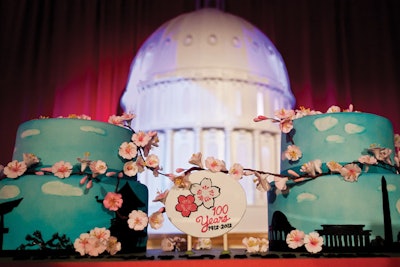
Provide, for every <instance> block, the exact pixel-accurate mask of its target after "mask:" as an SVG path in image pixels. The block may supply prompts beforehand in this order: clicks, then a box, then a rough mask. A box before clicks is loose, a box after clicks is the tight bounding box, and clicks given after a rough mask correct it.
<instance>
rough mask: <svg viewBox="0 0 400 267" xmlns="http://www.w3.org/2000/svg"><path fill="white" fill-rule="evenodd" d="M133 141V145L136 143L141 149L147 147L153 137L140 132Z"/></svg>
mask: <svg viewBox="0 0 400 267" xmlns="http://www.w3.org/2000/svg"><path fill="white" fill-rule="evenodd" d="M131 139H132V141H133V143H135V145H137V146H139V147H145V146H146V145H147V144H148V143H149V141H150V140H151V136H149V135H148V134H146V133H145V132H142V131H140V132H138V133H134V134H133V135H132V138H131Z"/></svg>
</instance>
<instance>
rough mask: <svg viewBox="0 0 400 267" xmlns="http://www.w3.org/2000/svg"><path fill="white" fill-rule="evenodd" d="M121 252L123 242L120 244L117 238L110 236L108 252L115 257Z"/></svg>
mask: <svg viewBox="0 0 400 267" xmlns="http://www.w3.org/2000/svg"><path fill="white" fill-rule="evenodd" d="M120 250H121V242H118V240H117V238H116V237H115V236H110V238H109V239H108V241H107V246H106V251H107V252H108V253H110V255H115V254H117V252H118V251H120Z"/></svg>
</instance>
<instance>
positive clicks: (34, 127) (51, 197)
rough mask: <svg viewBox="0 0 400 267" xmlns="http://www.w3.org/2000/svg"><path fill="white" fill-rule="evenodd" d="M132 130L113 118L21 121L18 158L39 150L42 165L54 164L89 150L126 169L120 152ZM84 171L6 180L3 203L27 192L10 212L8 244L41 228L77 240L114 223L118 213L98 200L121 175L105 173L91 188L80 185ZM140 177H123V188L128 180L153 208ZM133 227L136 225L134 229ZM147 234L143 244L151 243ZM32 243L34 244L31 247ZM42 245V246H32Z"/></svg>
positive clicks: (0, 194) (0, 193) (0, 187)
mask: <svg viewBox="0 0 400 267" xmlns="http://www.w3.org/2000/svg"><path fill="white" fill-rule="evenodd" d="M131 136H132V132H131V131H129V130H127V129H125V128H122V127H119V126H115V125H112V124H108V123H103V122H97V121H90V120H79V119H42V120H32V121H28V122H26V123H23V124H22V125H20V127H19V129H18V132H17V137H16V144H15V150H14V156H13V159H17V160H19V161H21V160H22V154H23V153H33V154H35V155H36V156H37V157H39V158H40V160H41V163H42V164H43V165H42V166H45V167H48V166H51V165H53V164H54V163H56V162H58V161H61V160H63V161H68V162H70V163H71V164H72V165H75V164H78V161H77V158H78V157H80V158H83V157H84V155H85V153H86V152H89V153H90V155H89V159H91V160H102V161H104V162H105V163H106V164H107V166H108V170H117V171H121V170H122V168H123V164H124V162H123V160H121V158H120V157H119V155H118V148H119V146H120V145H121V143H122V142H125V141H128V142H129V141H130V138H131ZM82 177H83V175H71V176H70V177H68V178H64V179H60V178H58V177H55V176H53V175H45V176H39V175H24V176H21V177H19V178H17V179H9V178H5V179H3V180H1V181H0V204H1V203H5V202H8V201H11V200H16V199H19V198H23V199H22V201H21V202H20V204H19V205H18V206H17V207H15V208H14V209H13V210H12V211H11V212H10V213H7V214H5V215H4V227H6V228H8V229H9V232H8V233H5V234H4V235H3V238H4V242H3V249H4V250H14V249H16V248H17V247H18V246H20V245H21V244H27V243H28V242H27V241H26V240H25V236H26V235H28V234H29V235H32V234H33V232H34V231H36V230H39V231H40V232H41V233H42V235H43V239H44V240H45V241H47V240H49V239H50V238H51V237H52V235H53V234H55V233H58V234H60V235H63V234H65V235H66V236H67V237H68V238H70V240H71V242H72V243H73V242H74V241H75V239H76V238H78V237H79V235H80V234H81V233H85V232H88V231H89V230H91V229H93V228H94V227H106V228H109V227H110V224H111V219H112V218H114V217H115V213H114V212H110V211H108V210H106V209H105V208H104V207H103V204H102V203H99V202H97V201H96V197H98V198H99V199H100V200H102V199H103V198H104V196H105V194H106V193H107V192H109V191H115V190H116V184H117V183H116V179H117V178H115V177H106V176H104V175H102V176H99V181H95V182H94V183H93V187H92V188H91V189H90V190H85V185H80V183H79V182H80V180H81V178H82ZM135 180H136V177H132V178H130V179H126V178H123V179H121V181H120V183H119V188H118V189H121V187H122V186H123V185H125V183H126V182H128V183H129V186H130V187H131V189H132V190H133V192H134V194H135V195H136V197H137V198H138V199H139V200H140V201H141V202H142V203H144V206H143V207H142V208H141V209H142V210H143V211H145V212H146V213H147V209H148V190H147V187H146V186H145V185H143V184H141V183H139V182H137V181H135ZM132 231H133V230H132ZM146 243H147V236H145V238H143V240H141V241H140V243H138V244H137V246H138V247H143V248H144V249H145V247H146ZM27 249H29V248H27ZM32 249H38V247H32Z"/></svg>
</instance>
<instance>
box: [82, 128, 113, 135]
mask: <svg viewBox="0 0 400 267" xmlns="http://www.w3.org/2000/svg"><path fill="white" fill-rule="evenodd" d="M79 129H81V131H84V132H92V133H96V134H100V135H105V134H106V131H105V130H103V129H101V128H96V127H93V126H81V127H80V128H79Z"/></svg>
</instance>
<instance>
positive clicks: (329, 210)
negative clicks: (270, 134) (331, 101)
mask: <svg viewBox="0 0 400 267" xmlns="http://www.w3.org/2000/svg"><path fill="white" fill-rule="evenodd" d="M293 122H294V130H295V133H294V135H293V140H294V143H295V145H296V146H298V147H300V149H301V151H302V153H303V156H302V158H301V159H300V160H299V161H297V162H291V163H290V162H289V161H288V160H283V161H282V164H281V170H282V173H286V171H287V169H289V168H290V169H293V170H295V171H299V169H300V167H301V165H302V164H304V163H306V162H309V161H312V160H315V159H320V160H321V161H322V163H326V162H329V161H336V162H339V163H341V164H344V163H350V162H353V161H356V160H358V158H359V157H360V156H361V155H362V154H364V153H365V150H366V149H368V148H369V147H370V145H371V144H375V145H377V146H379V147H384V148H390V149H392V151H394V134H393V128H392V125H391V123H390V121H389V120H387V119H386V118H383V117H380V116H377V115H373V114H368V113H354V112H351V113H345V112H343V113H328V114H321V115H315V116H306V117H303V118H300V119H296V120H294V121H293ZM286 141H287V140H286V136H285V135H284V134H283V135H282V143H281V146H282V147H281V149H282V150H281V151H282V153H283V151H285V150H286V147H287V145H289V144H291V143H290V142H286ZM392 162H393V154H392ZM370 169H372V170H373V171H372V172H371V171H370V172H368V173H362V174H361V175H360V176H359V178H358V181H357V182H353V183H351V182H346V181H344V180H343V178H342V177H341V176H340V175H326V176H322V177H319V178H316V179H315V180H312V181H309V182H306V183H304V184H300V183H299V184H295V185H294V186H293V187H291V188H290V191H289V194H287V195H282V194H278V195H275V194H274V193H273V192H270V193H269V196H268V198H269V203H268V213H269V220H270V224H271V219H272V214H273V213H274V212H275V211H281V212H283V213H284V214H285V215H286V217H287V219H288V220H289V222H290V224H291V225H292V226H293V227H295V228H297V229H299V230H302V231H304V232H306V233H309V232H311V231H315V230H317V229H322V227H321V225H322V224H350V225H354V224H363V225H365V227H364V229H365V230H372V232H371V235H372V237H375V236H381V237H384V221H383V208H382V191H381V178H382V176H383V175H384V176H385V179H386V181H387V189H388V195H389V207H390V215H391V224H392V231H393V240H397V234H398V233H399V232H400V175H397V174H394V173H393V172H390V173H389V172H388V171H385V170H383V169H382V168H370ZM324 170H325V171H326V170H327V169H326V167H324Z"/></svg>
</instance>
